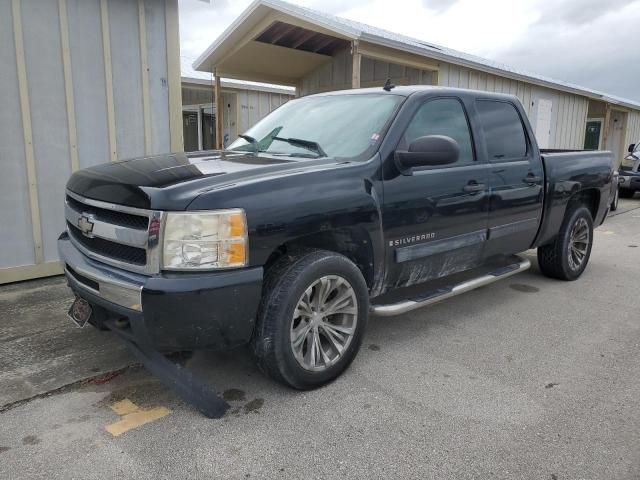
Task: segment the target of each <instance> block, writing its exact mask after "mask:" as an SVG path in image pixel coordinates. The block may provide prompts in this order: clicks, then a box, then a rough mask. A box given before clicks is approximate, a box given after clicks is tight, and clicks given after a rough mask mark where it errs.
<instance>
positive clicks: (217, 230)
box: [162, 209, 248, 270]
mask: <svg viewBox="0 0 640 480" xmlns="http://www.w3.org/2000/svg"><path fill="white" fill-rule="evenodd" d="M247 244H248V240H247V219H246V216H245V213H244V210H241V209H232V210H214V211H211V212H184V213H183V212H180V213H178V212H169V213H167V217H166V221H165V228H164V243H163V249H162V257H163V261H162V264H163V268H164V269H165V270H205V269H215V268H232V267H244V266H245V265H246V264H247V250H248V245H247Z"/></svg>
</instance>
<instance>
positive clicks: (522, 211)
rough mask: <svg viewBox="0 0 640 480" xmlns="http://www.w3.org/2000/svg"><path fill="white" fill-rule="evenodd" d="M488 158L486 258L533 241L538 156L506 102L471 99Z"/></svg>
mask: <svg viewBox="0 0 640 480" xmlns="http://www.w3.org/2000/svg"><path fill="white" fill-rule="evenodd" d="M475 106H476V111H477V119H478V122H477V123H478V125H479V128H480V129H481V131H482V135H481V137H482V142H480V143H482V144H483V148H484V149H485V154H486V158H487V159H488V161H489V165H490V170H489V187H490V194H489V195H490V197H489V232H488V242H487V247H486V250H485V257H490V256H493V255H497V254H510V253H518V252H522V251H524V250H527V249H528V248H529V247H530V246H531V243H532V242H533V240H534V238H535V235H536V233H537V231H538V225H539V224H540V217H541V215H542V201H543V198H542V195H543V188H542V183H543V181H544V172H543V169H542V160H541V158H540V155H539V153H538V151H537V149H535V148H534V146H533V144H532V141H531V139H530V138H529V137H528V134H527V130H526V129H525V126H524V123H523V119H522V114H521V112H520V111H519V110H518V109H517V108H516V106H515V105H514V104H513V103H511V102H510V101H503V100H495V99H493V100H489V99H478V100H476V102H475Z"/></svg>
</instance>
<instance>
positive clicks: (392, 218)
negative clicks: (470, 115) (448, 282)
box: [383, 97, 488, 287]
mask: <svg viewBox="0 0 640 480" xmlns="http://www.w3.org/2000/svg"><path fill="white" fill-rule="evenodd" d="M425 135H446V136H448V137H451V138H453V139H454V140H456V141H457V142H458V145H459V147H460V157H459V159H458V161H457V162H456V163H454V164H451V165H446V166H441V167H423V168H422V169H419V170H417V169H414V171H413V174H412V175H402V174H400V173H397V174H396V175H395V176H393V177H392V178H388V179H385V180H384V209H383V224H384V233H385V240H386V247H387V252H386V254H387V266H388V269H387V281H388V283H389V284H391V285H394V286H396V287H401V286H408V285H413V284H416V283H421V282H425V281H428V280H431V279H434V278H438V277H443V276H446V275H450V274H453V273H456V272H459V271H462V270H466V269H469V268H473V267H475V266H477V265H478V264H479V263H480V261H481V258H482V252H483V247H484V243H485V240H486V232H487V206H488V201H487V198H488V197H487V193H488V185H487V184H488V178H487V165H486V164H483V163H480V162H479V161H478V160H477V159H476V155H475V149H474V146H473V142H472V137H471V134H470V130H469V122H468V119H467V115H466V111H465V108H464V105H463V103H462V102H461V101H460V100H459V99H458V98H454V97H445V98H434V99H431V100H428V101H426V102H425V103H424V104H423V105H421V106H420V107H419V109H418V110H417V112H416V114H415V115H414V117H413V119H412V120H411V123H410V124H409V126H408V127H407V130H406V132H405V134H404V136H403V138H402V140H401V141H400V144H399V145H398V149H400V150H406V149H407V147H408V145H409V144H410V143H411V142H412V141H413V140H415V139H416V138H418V137H421V136H425Z"/></svg>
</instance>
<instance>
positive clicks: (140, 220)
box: [67, 195, 149, 230]
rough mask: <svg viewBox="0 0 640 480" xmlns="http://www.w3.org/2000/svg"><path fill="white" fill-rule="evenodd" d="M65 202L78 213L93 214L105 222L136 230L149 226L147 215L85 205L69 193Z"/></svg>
mask: <svg viewBox="0 0 640 480" xmlns="http://www.w3.org/2000/svg"><path fill="white" fill-rule="evenodd" d="M67 204H68V205H69V206H70V207H71V208H73V209H74V210H75V211H77V212H78V213H89V214H93V215H94V216H95V218H96V219H97V220H101V221H103V222H105V223H112V224H114V225H120V226H122V227H129V228H135V229H137V230H146V229H147V228H148V227H149V218H148V217H142V216H140V215H133V214H131V213H124V212H118V211H114V210H108V209H106V208H100V207H96V206H93V205H87V204H86V203H82V202H79V201H78V200H76V199H75V198H73V197H71V196H69V195H67Z"/></svg>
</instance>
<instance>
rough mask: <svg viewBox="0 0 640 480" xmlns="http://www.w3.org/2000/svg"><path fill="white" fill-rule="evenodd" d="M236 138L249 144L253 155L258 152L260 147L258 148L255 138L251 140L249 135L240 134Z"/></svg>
mask: <svg viewBox="0 0 640 480" xmlns="http://www.w3.org/2000/svg"><path fill="white" fill-rule="evenodd" d="M238 136H239V137H240V138H242V139H244V140H246V141H247V142H249V144H250V145H251V148H253V153H258V152H259V148H260V147H259V146H258V141H257V140H256V139H255V138H253V137H252V136H251V135H245V134H240V135H238Z"/></svg>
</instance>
